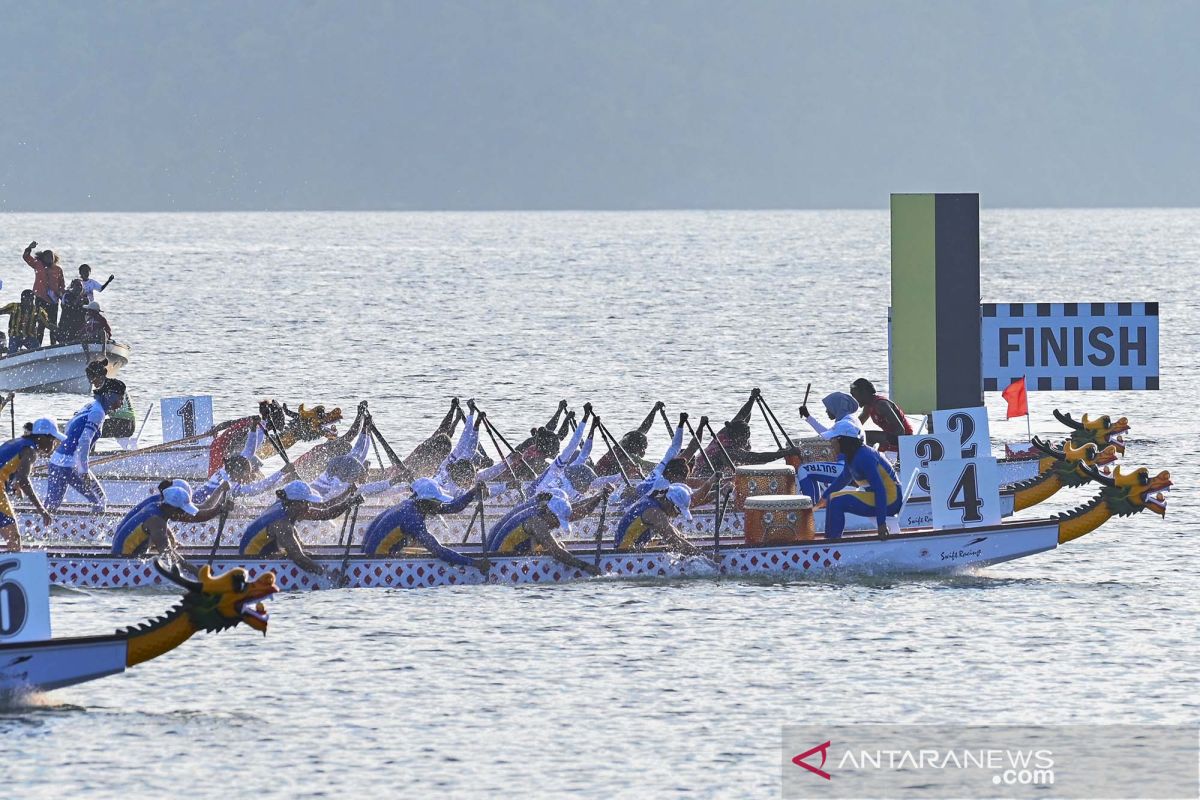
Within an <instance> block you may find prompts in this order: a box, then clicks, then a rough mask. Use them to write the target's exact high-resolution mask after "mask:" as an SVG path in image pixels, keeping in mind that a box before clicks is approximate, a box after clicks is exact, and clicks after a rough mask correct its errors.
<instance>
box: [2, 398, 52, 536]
mask: <svg viewBox="0 0 1200 800" xmlns="http://www.w3.org/2000/svg"><path fill="white" fill-rule="evenodd" d="M64 438H65V437H64V436H63V435H62V434H61V433H60V432H59V430H58V424H57V423H56V422H55V421H54V420H52V419H50V418H48V417H42V418H41V419H38V420H34V422H33V423H32V425H30V428H29V431H28V432H26V433H25V434H24V435H23V436H18V437H17V438H16V439H13V440H11V441H9V442H5V443H4V444H2V445H0V536H3V538H4V542H3V544H4V550H6V551H8V552H11V553H15V552H18V551H19V550H20V549H21V534H20V531H19V530H17V516H16V514H15V513H14V512H13V508H12V503H11V501H10V500H9V498H8V492H7V491H6V487H7V486H8V484H9V482H10V481H12V482H13V483H14V485H15V486H16V488H17V490H18V491H20V492H22V493H24V495H25V496H26V497H28V498H29V502H31V503H32V504H33V508H34V510H35V511H37V512H38V514H40V515H41V517H42V524H43V525H49V524H50V521H51V517H50V512H48V511H47V510H46V507H45V506H43V505H42V501H41V500H39V499H38V496H37V492H35V491H34V490H33V485H32V484H31V483H30V482H29V470H30V469H32V468H33V465H34V463H35V462H36V461H37V457H38V454H42V455H50V453H51V452H53V450H54V448H55V446H56V445H57V444H58V443H59V442H61V441H62V440H63V439H64Z"/></svg>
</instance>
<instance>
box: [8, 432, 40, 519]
mask: <svg viewBox="0 0 1200 800" xmlns="http://www.w3.org/2000/svg"><path fill="white" fill-rule="evenodd" d="M34 447H37V443H35V442H34V441H33V439H28V438H26V437H24V436H22V437H20V438H19V439H12V440H10V441H7V442H5V443H4V444H0V527H6V526H8V525H15V524H16V522H17V519H16V514H14V513H13V509H12V503H11V502H10V501H9V499H8V492H7V491H5V489H6V488H7V486H8V482H9V480H11V479H12V477H13V476H14V475H15V474H16V472H17V467H19V466H20V465H21V453H24V452H25V451H26V450H29V449H31V448H34Z"/></svg>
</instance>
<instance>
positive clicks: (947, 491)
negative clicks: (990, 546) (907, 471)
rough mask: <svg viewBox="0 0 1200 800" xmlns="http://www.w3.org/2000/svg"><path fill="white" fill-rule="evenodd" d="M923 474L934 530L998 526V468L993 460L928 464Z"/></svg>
mask: <svg viewBox="0 0 1200 800" xmlns="http://www.w3.org/2000/svg"><path fill="white" fill-rule="evenodd" d="M926 471H927V472H928V473H929V483H930V492H929V498H930V503H931V504H932V505H933V527H934V528H938V529H942V528H972V527H975V526H977V525H999V524H1000V468H999V467H998V466H997V465H996V459H994V458H991V457H987V458H960V459H946V460H944V461H935V462H933V463H931V464H930V465H929V466H928V467H927V468H926Z"/></svg>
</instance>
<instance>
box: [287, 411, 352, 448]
mask: <svg viewBox="0 0 1200 800" xmlns="http://www.w3.org/2000/svg"><path fill="white" fill-rule="evenodd" d="M283 410H284V413H286V414H287V415H288V416H289V417H291V418H292V423H291V424H292V425H293V426H294V430H295V432H296V435H297V436H299V437H300V438H301V439H308V440H311V439H318V438H320V437H322V436H323V437H325V438H326V439H333V438H336V437H337V424H338V423H339V422H341V421H342V409H340V408H334V409H331V410H326V408H325V406H323V405H319V406H313V407H311V408H308V407H306V406H305V405H304V403H301V404H300V407H299V409H298V410H296V411H292V410H291V409H290V408H288V407H287V405H286V404H285V405H284V407H283Z"/></svg>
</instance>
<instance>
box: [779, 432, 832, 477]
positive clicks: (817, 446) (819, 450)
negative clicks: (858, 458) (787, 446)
mask: <svg viewBox="0 0 1200 800" xmlns="http://www.w3.org/2000/svg"><path fill="white" fill-rule="evenodd" d="M792 444H794V445H796V449H797V450H799V451H800V455H798V456H788V457H787V458H785V459H784V461H786V462H787V463H788V464H790V465H791V466H792V469H795V468H796V467H798V466H800V465H801V464H808V463H809V462H812V461H837V457H838V453H837V445H835V444H834V443H833V442H831V441H829V440H828V439H822V438H821V437H820V436H810V437H808V438H806V439H793V440H792Z"/></svg>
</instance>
